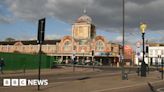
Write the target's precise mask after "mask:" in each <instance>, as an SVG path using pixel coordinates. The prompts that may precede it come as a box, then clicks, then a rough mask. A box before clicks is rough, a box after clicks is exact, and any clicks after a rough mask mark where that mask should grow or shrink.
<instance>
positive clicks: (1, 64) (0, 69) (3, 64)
mask: <svg viewBox="0 0 164 92" xmlns="http://www.w3.org/2000/svg"><path fill="white" fill-rule="evenodd" d="M4 66H5V62H4V59H3V58H1V60H0V71H1V74H3V67H4Z"/></svg>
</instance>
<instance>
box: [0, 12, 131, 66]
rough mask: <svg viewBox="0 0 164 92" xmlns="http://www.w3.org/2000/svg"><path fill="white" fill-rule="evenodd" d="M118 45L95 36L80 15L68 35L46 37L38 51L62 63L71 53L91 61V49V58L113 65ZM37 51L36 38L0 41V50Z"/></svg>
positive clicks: (93, 29)
mask: <svg viewBox="0 0 164 92" xmlns="http://www.w3.org/2000/svg"><path fill="white" fill-rule="evenodd" d="M120 48H121V46H120V45H119V44H115V43H110V42H109V41H108V40H107V39H106V38H105V37H103V36H100V35H97V34H96V27H95V25H94V24H93V23H92V19H91V17H89V16H87V15H86V14H84V15H83V16H81V17H79V18H78V19H77V20H76V21H75V23H74V24H73V25H72V35H71V36H64V37H63V38H62V39H59V40H46V41H45V42H44V43H43V45H42V52H43V53H45V54H47V55H50V56H54V57H57V58H58V59H59V60H60V61H61V62H64V63H70V62H71V59H72V57H73V55H75V60H76V61H77V62H79V61H83V62H85V61H88V62H91V61H92V57H93V56H92V53H93V52H94V61H98V62H101V63H102V64H110V65H117V64H118V63H119V61H120V53H121V49H120ZM127 49H129V47H127ZM38 51H39V45H38V44H37V41H36V40H33V41H12V42H0V52H12V53H13V52H19V53H31V54H35V53H38ZM125 53H126V52H125ZM127 53H129V51H128V52H127ZM128 55H129V54H128ZM128 59H130V58H129V57H128Z"/></svg>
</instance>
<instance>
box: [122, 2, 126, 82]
mask: <svg viewBox="0 0 164 92" xmlns="http://www.w3.org/2000/svg"><path fill="white" fill-rule="evenodd" d="M124 36H125V0H123V1H122V54H121V73H122V80H126V78H125V69H124V45H125V39H124V38H125V37H124Z"/></svg>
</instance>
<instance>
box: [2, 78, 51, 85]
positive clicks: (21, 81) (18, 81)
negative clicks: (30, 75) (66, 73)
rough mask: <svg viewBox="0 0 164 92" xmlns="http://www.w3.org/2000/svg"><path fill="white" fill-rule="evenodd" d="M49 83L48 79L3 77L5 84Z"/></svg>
mask: <svg viewBox="0 0 164 92" xmlns="http://www.w3.org/2000/svg"><path fill="white" fill-rule="evenodd" d="M35 85H48V79H42V80H38V79H3V86H35Z"/></svg>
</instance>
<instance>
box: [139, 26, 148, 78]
mask: <svg viewBox="0 0 164 92" xmlns="http://www.w3.org/2000/svg"><path fill="white" fill-rule="evenodd" d="M146 28H147V25H146V24H145V23H141V24H140V30H141V33H142V40H143V59H142V63H141V77H146V64H145V61H144V58H145V57H144V56H145V41H144V36H145V30H146Z"/></svg>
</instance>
